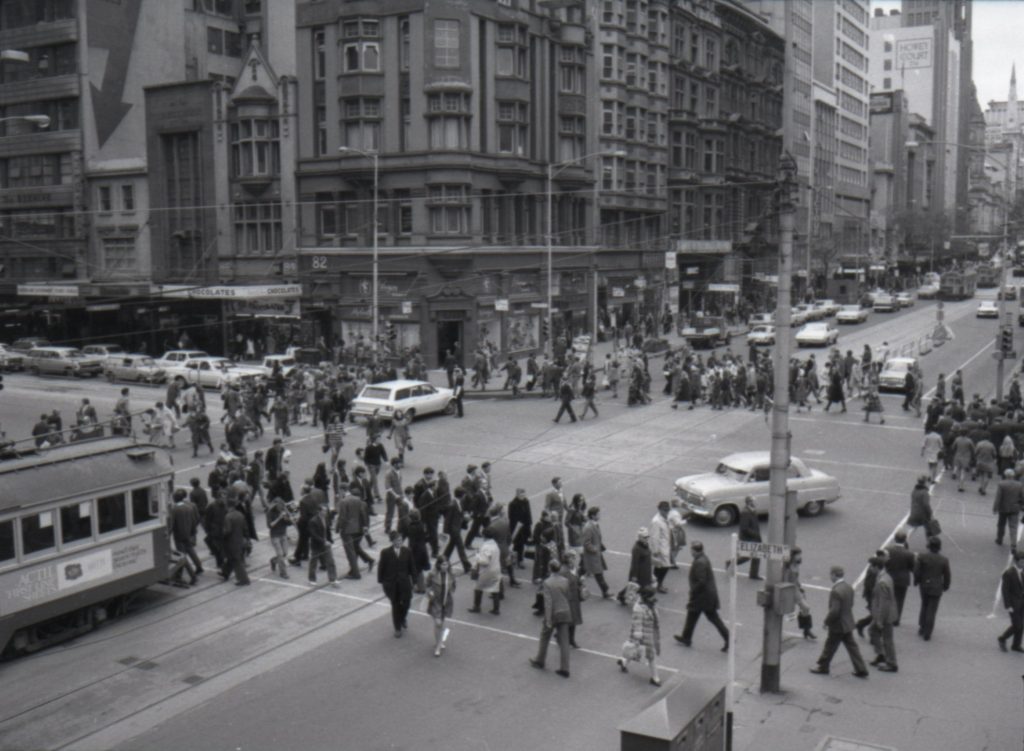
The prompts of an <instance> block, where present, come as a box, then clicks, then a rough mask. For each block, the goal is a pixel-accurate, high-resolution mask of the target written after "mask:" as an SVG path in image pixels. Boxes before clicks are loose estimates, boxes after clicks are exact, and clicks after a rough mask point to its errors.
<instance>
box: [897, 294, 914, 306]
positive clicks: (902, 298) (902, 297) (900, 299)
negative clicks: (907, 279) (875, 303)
mask: <svg viewBox="0 0 1024 751" xmlns="http://www.w3.org/2000/svg"><path fill="white" fill-rule="evenodd" d="M913 305H914V296H913V295H912V294H910V293H909V292H897V293H896V307H897V308H910V307H913Z"/></svg>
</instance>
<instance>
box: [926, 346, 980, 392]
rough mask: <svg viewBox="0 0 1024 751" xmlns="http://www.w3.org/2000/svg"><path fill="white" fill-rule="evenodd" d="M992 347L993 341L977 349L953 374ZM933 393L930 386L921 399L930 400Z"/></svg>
mask: <svg viewBox="0 0 1024 751" xmlns="http://www.w3.org/2000/svg"><path fill="white" fill-rule="evenodd" d="M994 345H995V339H993V340H991V341H990V342H989V343H988V344H986V345H985V346H984V347H982V348H981V349H979V350H978V351H977V352H975V353H974V354H973V355H971V356H970V357H968V358H967V359H966V360H965V361H964V362H962V363H961V364H960V366H959V367H958V368H955V369H954V371H953V372H954V373H955V372H956V371H957V370H963V369H964V368H966V367H967V366H968V365H970V364H971V363H972V362H974V361H975V360H977V359H978V358H979V357H981V355H982V354H984V353H985V350H987V349H988V348H989V347H992V346H994ZM934 393H935V387H934V386H932V387H931V388H930V389H929V390H928V392H927V393H926V394H925V395H924V396H923V397H922V398H923V399H930V398H931V396H932V394H934Z"/></svg>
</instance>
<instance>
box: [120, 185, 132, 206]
mask: <svg viewBox="0 0 1024 751" xmlns="http://www.w3.org/2000/svg"><path fill="white" fill-rule="evenodd" d="M121 211H135V186H134V185H122V186H121Z"/></svg>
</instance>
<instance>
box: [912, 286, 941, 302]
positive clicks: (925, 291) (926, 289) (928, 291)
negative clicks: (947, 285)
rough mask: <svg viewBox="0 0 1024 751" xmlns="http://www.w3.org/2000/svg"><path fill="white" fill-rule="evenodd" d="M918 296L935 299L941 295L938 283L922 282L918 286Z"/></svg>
mask: <svg viewBox="0 0 1024 751" xmlns="http://www.w3.org/2000/svg"><path fill="white" fill-rule="evenodd" d="M917 296H918V298H919V299H921V300H933V299H935V298H936V297H938V296H939V285H938V284H931V283H929V284H922V285H921V286H920V287H918V288H917Z"/></svg>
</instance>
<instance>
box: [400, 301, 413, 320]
mask: <svg viewBox="0 0 1024 751" xmlns="http://www.w3.org/2000/svg"><path fill="white" fill-rule="evenodd" d="M402 315H403V316H411V315H412V300H402Z"/></svg>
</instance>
